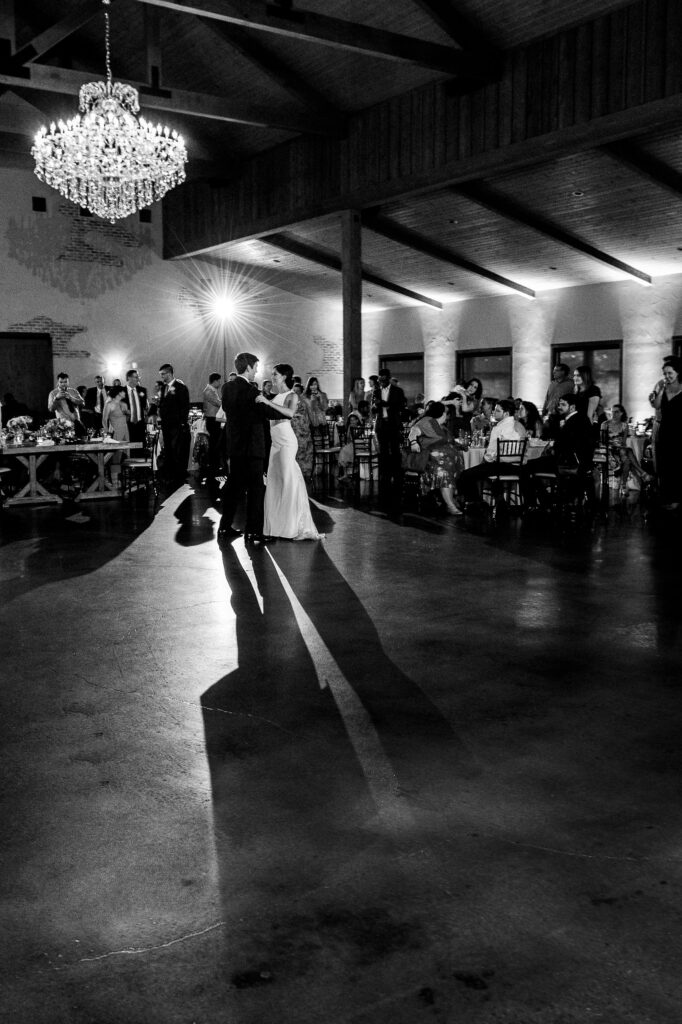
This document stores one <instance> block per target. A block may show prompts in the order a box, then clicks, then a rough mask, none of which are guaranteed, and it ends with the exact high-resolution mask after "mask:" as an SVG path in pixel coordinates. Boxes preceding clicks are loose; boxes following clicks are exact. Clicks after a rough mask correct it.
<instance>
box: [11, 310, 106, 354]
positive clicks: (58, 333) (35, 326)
mask: <svg viewBox="0 0 682 1024" xmlns="http://www.w3.org/2000/svg"><path fill="white" fill-rule="evenodd" d="M8 330H9V331H13V332H16V333H17V334H49V335H50V336H51V337H52V354H53V356H54V358H55V360H58V359H87V358H89V357H90V353H89V352H88V351H86V350H85V349H73V348H69V343H70V342H71V339H72V338H74V337H75V336H76V335H77V334H82V333H83V331H86V330H87V327H84V326H82V325H79V324H63V323H58V322H57V321H56V320H52V319H51V318H50V317H49V316H34V317H33V318H32V319H31V320H26V321H24V323H18V324H10V325H9V327H8Z"/></svg>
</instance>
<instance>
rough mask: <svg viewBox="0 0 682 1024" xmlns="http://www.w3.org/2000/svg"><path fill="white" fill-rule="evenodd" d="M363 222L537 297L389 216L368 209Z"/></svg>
mask: <svg viewBox="0 0 682 1024" xmlns="http://www.w3.org/2000/svg"><path fill="white" fill-rule="evenodd" d="M362 222H363V224H364V225H365V227H367V228H369V229H370V231H373V232H374V233H375V234H377V235H381V236H382V237H383V238H388V239H390V240H391V241H392V242H398V244H399V245H404V246H407V247H408V248H409V249H414V250H415V252H420V253H423V254H424V255H425V256H430V257H431V259H434V260H440V261H441V262H443V263H449V264H451V265H452V266H453V267H459V268H460V269H461V270H466V271H468V272H469V273H470V274H476V275H477V276H478V277H485V278H487V279H488V280H489V281H495V283H496V284H502V285H504V287H505V288H511V289H512V291H515V292H518V293H519V294H521V295H525V296H526V298H529V299H534V298H535V292H534V291H533V289H532V288H527V287H526V285H524V284H519V283H518V282H517V281H510V280H509V278H508V277H503V276H502V275H501V274H496V273H495V271H494V270H487V269H486V268H485V267H481V266H479V265H478V264H477V263H472V262H471V260H467V259H464V257H463V256H458V255H457V253H455V252H452V251H451V250H450V249H446V248H445V246H442V245H437V244H436V243H435V242H431V241H429V239H427V238H423V237H422V236H421V235H418V234H416V233H415V232H414V231H410V230H409V229H408V228H404V227H402V226H401V225H400V224H396V223H395V221H392V220H389V218H388V217H381V216H380V215H379V214H377V213H376V212H374V211H366V212H365V213H364V214H363V217H362Z"/></svg>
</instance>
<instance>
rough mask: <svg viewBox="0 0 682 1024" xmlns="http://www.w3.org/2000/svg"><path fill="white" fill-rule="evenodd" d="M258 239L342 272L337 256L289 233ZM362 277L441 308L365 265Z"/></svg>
mask: <svg viewBox="0 0 682 1024" xmlns="http://www.w3.org/2000/svg"><path fill="white" fill-rule="evenodd" d="M260 241H261V242H267V243H268V245H272V246H274V248H275V249H281V250H282V251H283V252H288V253H291V255H292V256H300V257H301V259H304V260H310V262H311V263H319V264H320V266H322V267H328V268H329V269H330V270H337V271H338V272H339V273H342V272H343V265H342V263H341V260H340V259H339V257H338V256H333V255H332V254H331V253H328V252H325V251H324V250H322V249H316V248H315V247H314V246H312V245H308V244H307V242H302V241H300V239H298V238H293V237H292V236H291V235H284V234H281V233H279V232H276V233H275V234H272V235H263V236H262V237H261V239H260ZM362 279H363V281H367V283H368V284H374V285H377V286H378V287H380V288H385V289H386V290H387V291H389V292H395V293H396V294H398V295H405V296H407V298H410V299H416V300H417V301H418V302H422V303H424V304H425V305H427V306H433V307H435V308H436V309H442V308H443V303H442V302H438V300H437V299H432V298H429V296H428V295H422V294H420V292H415V291H412V290H411V289H410V288H404V287H403V286H402V285H400V284H396V283H395V282H394V281H387V280H386V279H385V278H383V277H378V276H377V275H376V274H373V273H372V272H371V271H368V270H367V269H366V268H365V267H363V268H362Z"/></svg>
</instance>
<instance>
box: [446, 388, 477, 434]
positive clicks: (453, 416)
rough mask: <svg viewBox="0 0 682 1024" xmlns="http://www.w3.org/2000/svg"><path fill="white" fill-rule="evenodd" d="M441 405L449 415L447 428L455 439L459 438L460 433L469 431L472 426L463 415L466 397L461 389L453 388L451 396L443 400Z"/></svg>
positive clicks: (448, 395)
mask: <svg viewBox="0 0 682 1024" xmlns="http://www.w3.org/2000/svg"><path fill="white" fill-rule="evenodd" d="M441 403H442V404H443V405H444V406H445V408H446V409H447V413H448V419H447V427H448V430H449V431H450V433H451V434H452V436H453V437H459V434H460V431H462V430H463V431H466V430H468V428H469V426H470V422H471V421H469V420H467V419H466V418H465V416H464V413H463V406H464V395H463V393H462V390H461V389H460V388H453V390H452V391H450V392H449V394H447V395H445V397H444V398H441Z"/></svg>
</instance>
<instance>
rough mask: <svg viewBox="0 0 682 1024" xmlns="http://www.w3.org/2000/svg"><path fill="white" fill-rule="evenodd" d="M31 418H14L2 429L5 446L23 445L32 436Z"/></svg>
mask: <svg viewBox="0 0 682 1024" xmlns="http://www.w3.org/2000/svg"><path fill="white" fill-rule="evenodd" d="M32 422H33V420H32V417H31V416H14V417H13V418H12V419H11V420H7V423H6V424H5V426H4V427H3V429H2V436H3V442H2V443H3V444H21V443H22V442H23V441H25V440H27V439H28V435H29V434H31V423H32Z"/></svg>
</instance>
